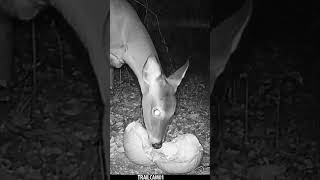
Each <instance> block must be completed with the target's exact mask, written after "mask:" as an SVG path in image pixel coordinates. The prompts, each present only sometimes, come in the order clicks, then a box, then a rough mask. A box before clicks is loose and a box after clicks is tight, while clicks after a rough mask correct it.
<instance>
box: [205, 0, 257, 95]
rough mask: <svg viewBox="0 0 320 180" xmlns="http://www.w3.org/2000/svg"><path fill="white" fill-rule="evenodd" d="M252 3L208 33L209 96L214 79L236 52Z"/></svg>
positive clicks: (247, 2) (248, 2)
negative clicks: (209, 49)
mask: <svg viewBox="0 0 320 180" xmlns="http://www.w3.org/2000/svg"><path fill="white" fill-rule="evenodd" d="M251 11H252V2H251V0H247V1H246V3H245V4H244V5H243V7H242V8H241V9H240V10H238V11H237V12H236V13H234V14H233V15H232V16H231V17H229V18H228V19H226V20H224V21H223V22H222V23H220V24H219V25H218V26H217V27H215V28H213V29H212V30H211V32H210V48H211V51H210V94H211V93H212V91H213V87H214V83H215V81H216V79H217V78H218V77H219V75H221V73H222V72H223V71H224V68H225V66H226V64H227V62H228V60H229V58H230V56H231V54H232V53H233V52H234V51H235V50H236V48H237V46H238V44H239V41H240V39H241V35H242V33H243V30H244V28H245V27H246V25H247V24H248V21H249V19H250V16H251Z"/></svg>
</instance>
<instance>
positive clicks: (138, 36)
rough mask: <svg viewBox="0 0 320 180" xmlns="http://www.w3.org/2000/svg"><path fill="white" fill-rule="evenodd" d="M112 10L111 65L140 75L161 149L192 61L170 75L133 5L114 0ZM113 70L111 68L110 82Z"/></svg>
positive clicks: (150, 127)
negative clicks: (127, 66) (179, 90)
mask: <svg viewBox="0 0 320 180" xmlns="http://www.w3.org/2000/svg"><path fill="white" fill-rule="evenodd" d="M110 12H111V14H110V65H111V66H113V67H116V68H120V67H121V66H122V65H123V64H124V63H126V64H128V65H129V67H130V68H131V69H132V70H133V72H134V73H135V75H136V76H137V79H138V82H139V85H140V88H141V92H142V111H143V119H144V123H145V126H146V129H147V132H148V136H149V141H150V143H151V144H152V146H153V147H154V148H160V147H161V145H162V141H163V138H164V135H165V133H166V129H167V127H168V124H169V121H170V119H171V117H172V116H173V114H174V112H175V108H176V98H175V92H176V90H177V87H178V86H179V84H180V82H181V80H182V79H183V77H184V75H185V73H186V71H187V68H188V66H189V61H187V62H186V63H185V65H183V66H182V67H180V68H179V69H178V70H177V71H176V72H175V73H173V74H172V75H171V76H169V77H166V76H165V75H164V74H163V72H162V70H161V66H160V63H159V61H158V55H157V52H156V49H155V47H154V45H153V43H152V40H151V38H150V36H149V34H148V32H147V30H146V28H145V26H144V25H143V24H142V22H141V21H140V18H139V16H138V15H137V13H136V12H135V10H134V9H133V7H132V6H131V5H130V4H129V3H128V2H127V1H125V0H111V1H110ZM112 73H113V69H112V67H111V69H110V78H111V79H110V82H112V81H113V79H112V77H113V74H112ZM111 85H112V84H111Z"/></svg>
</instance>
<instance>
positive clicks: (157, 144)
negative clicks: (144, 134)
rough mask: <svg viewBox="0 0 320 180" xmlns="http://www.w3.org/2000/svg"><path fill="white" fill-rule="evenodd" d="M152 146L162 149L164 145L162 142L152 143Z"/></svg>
mask: <svg viewBox="0 0 320 180" xmlns="http://www.w3.org/2000/svg"><path fill="white" fill-rule="evenodd" d="M152 147H153V148H155V149H160V148H161V147H162V142H159V143H154V144H152Z"/></svg>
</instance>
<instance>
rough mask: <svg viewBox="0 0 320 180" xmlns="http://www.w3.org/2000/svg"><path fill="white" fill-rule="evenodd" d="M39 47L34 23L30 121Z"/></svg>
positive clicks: (35, 91)
mask: <svg viewBox="0 0 320 180" xmlns="http://www.w3.org/2000/svg"><path fill="white" fill-rule="evenodd" d="M36 66H37V47H36V24H35V22H34V20H33V21H32V86H33V87H32V100H31V111H30V112H31V113H30V119H32V111H33V109H34V107H33V106H34V105H35V96H36V93H37V74H36V73H37V67H36Z"/></svg>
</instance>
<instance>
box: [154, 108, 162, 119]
mask: <svg viewBox="0 0 320 180" xmlns="http://www.w3.org/2000/svg"><path fill="white" fill-rule="evenodd" d="M152 115H153V116H155V117H160V115H161V111H160V110H159V109H158V108H157V107H154V108H152Z"/></svg>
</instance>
